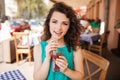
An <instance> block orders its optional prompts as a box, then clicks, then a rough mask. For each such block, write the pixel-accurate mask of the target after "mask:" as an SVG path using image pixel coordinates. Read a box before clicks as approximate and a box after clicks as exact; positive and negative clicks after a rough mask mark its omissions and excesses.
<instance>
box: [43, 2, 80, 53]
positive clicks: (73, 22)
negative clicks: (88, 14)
mask: <svg viewBox="0 0 120 80" xmlns="http://www.w3.org/2000/svg"><path fill="white" fill-rule="evenodd" d="M55 11H58V12H60V13H63V14H65V15H66V17H67V18H69V20H70V27H69V29H68V32H67V33H66V35H65V36H64V41H65V43H66V45H67V47H68V50H69V51H70V48H71V47H73V50H76V47H77V46H78V45H80V31H81V29H80V23H79V20H78V19H77V17H76V15H75V11H74V10H73V9H72V8H71V7H70V6H68V5H66V4H65V3H62V2H59V3H56V4H54V5H53V7H52V8H51V9H50V11H49V14H48V16H47V18H46V21H45V24H44V26H45V27H44V33H43V36H42V40H43V41H47V40H49V39H50V38H51V33H50V30H49V22H50V19H51V16H52V14H53V12H55Z"/></svg>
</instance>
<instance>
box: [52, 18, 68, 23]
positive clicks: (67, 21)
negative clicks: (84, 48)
mask: <svg viewBox="0 0 120 80" xmlns="http://www.w3.org/2000/svg"><path fill="white" fill-rule="evenodd" d="M51 20H57V19H54V18H53V19H51ZM62 22H67V23H69V21H67V20H66V21H62Z"/></svg>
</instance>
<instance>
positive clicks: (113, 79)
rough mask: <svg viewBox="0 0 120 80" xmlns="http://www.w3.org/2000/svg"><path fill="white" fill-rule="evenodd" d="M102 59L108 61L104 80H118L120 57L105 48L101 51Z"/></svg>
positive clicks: (119, 75)
mask: <svg viewBox="0 0 120 80" xmlns="http://www.w3.org/2000/svg"><path fill="white" fill-rule="evenodd" d="M103 57H105V58H106V59H108V60H109V61H110V66H109V69H108V73H107V77H106V80H120V57H118V56H116V55H114V54H113V53H112V52H110V50H108V49H106V48H105V49H104V51H103Z"/></svg>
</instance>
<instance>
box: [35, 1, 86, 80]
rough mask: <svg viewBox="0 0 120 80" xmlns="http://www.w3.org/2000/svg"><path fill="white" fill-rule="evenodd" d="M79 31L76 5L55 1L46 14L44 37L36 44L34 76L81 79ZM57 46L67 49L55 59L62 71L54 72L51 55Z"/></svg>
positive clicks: (46, 79) (44, 79) (43, 79)
mask: <svg viewBox="0 0 120 80" xmlns="http://www.w3.org/2000/svg"><path fill="white" fill-rule="evenodd" d="M79 35H80V26H79V21H78V20H77V18H76V15H75V13H74V11H73V9H72V8H71V7H69V6H67V5H65V4H64V3H61V2H60V3H56V4H55V5H54V6H53V7H52V8H51V9H50V12H49V14H48V16H47V18H46V21H45V28H44V34H43V37H42V41H41V42H40V45H37V46H35V48H34V62H35V66H34V80H82V79H83V76H84V69H83V57H82V53H81V48H80V47H79V44H80V43H79ZM58 48H59V49H61V50H64V53H63V56H59V58H57V59H56V61H55V63H56V65H57V66H59V68H60V71H57V72H54V71H53V69H52V68H53V66H52V62H53V61H52V59H51V58H52V55H53V51H54V50H56V49H58Z"/></svg>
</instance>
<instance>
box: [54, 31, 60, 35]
mask: <svg viewBox="0 0 120 80" xmlns="http://www.w3.org/2000/svg"><path fill="white" fill-rule="evenodd" d="M54 33H55V34H56V35H57V36H60V35H61V34H62V32H56V31H54Z"/></svg>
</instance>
